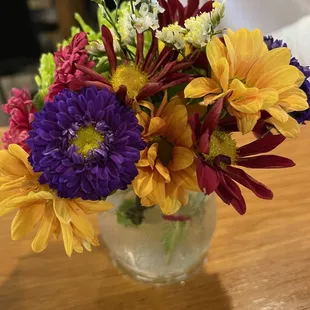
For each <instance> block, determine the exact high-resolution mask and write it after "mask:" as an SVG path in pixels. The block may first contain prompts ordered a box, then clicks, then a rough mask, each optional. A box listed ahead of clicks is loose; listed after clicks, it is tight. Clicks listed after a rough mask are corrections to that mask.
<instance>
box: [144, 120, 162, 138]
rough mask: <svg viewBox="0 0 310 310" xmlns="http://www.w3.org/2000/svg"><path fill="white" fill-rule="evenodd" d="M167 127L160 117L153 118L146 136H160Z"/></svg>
mask: <svg viewBox="0 0 310 310" xmlns="http://www.w3.org/2000/svg"><path fill="white" fill-rule="evenodd" d="M165 126H166V123H165V122H164V120H163V119H162V118H160V117H153V118H151V121H150V125H149V128H148V132H147V134H145V136H146V137H147V136H150V135H154V134H160V133H161V130H162V129H163V128H164V127H165Z"/></svg>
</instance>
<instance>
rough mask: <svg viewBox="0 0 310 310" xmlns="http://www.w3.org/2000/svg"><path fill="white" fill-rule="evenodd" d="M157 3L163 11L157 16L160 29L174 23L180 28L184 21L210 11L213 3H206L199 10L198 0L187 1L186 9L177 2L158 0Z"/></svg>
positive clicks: (175, 0) (177, 0)
mask: <svg viewBox="0 0 310 310" xmlns="http://www.w3.org/2000/svg"><path fill="white" fill-rule="evenodd" d="M158 2H159V4H160V6H161V7H163V8H164V9H165V11H164V12H163V13H160V14H159V15H158V19H159V25H160V28H162V27H166V26H167V25H169V24H174V23H175V22H178V24H179V25H180V26H184V21H185V20H186V19H188V18H190V17H192V16H196V15H198V14H200V13H203V12H207V13H208V12H210V11H212V4H213V2H214V1H210V0H209V1H207V2H206V3H205V4H204V5H203V6H202V7H201V8H200V9H199V0H189V1H188V5H187V6H186V7H184V6H183V5H182V4H181V2H180V1H179V0H159V1H158Z"/></svg>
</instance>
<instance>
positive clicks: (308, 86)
mask: <svg viewBox="0 0 310 310" xmlns="http://www.w3.org/2000/svg"><path fill="white" fill-rule="evenodd" d="M264 40H265V43H266V45H267V47H268V49H269V50H272V49H275V48H279V47H287V44H286V43H284V42H283V40H275V39H274V38H273V37H272V36H268V37H264ZM290 64H291V65H292V66H294V67H296V68H298V69H299V70H300V71H301V72H302V73H303V74H304V76H305V77H306V79H305V81H304V82H303V84H302V85H301V86H300V88H301V89H302V90H303V91H304V92H305V93H306V95H307V98H308V104H309V109H307V110H305V111H301V112H293V113H292V116H293V117H294V118H295V119H296V121H297V122H298V123H299V124H301V123H304V122H305V121H309V120H310V81H309V80H308V78H309V77H310V67H309V66H302V65H301V64H300V63H299V61H298V60H297V59H296V58H295V57H293V58H292V59H291V62H290Z"/></svg>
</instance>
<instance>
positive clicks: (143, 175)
mask: <svg viewBox="0 0 310 310" xmlns="http://www.w3.org/2000/svg"><path fill="white" fill-rule="evenodd" d="M152 178H153V172H152V171H151V170H150V169H149V170H145V169H144V168H140V169H139V174H138V175H137V176H136V177H135V179H134V180H133V181H132V186H133V189H134V191H135V193H136V194H137V196H139V197H140V198H142V197H145V196H147V195H148V194H149V193H150V192H151V191H152V190H153V182H152Z"/></svg>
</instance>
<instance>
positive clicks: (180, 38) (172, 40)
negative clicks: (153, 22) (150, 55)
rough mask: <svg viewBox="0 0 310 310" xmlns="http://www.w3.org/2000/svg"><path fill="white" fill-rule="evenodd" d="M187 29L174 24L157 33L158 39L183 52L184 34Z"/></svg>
mask: <svg viewBox="0 0 310 310" xmlns="http://www.w3.org/2000/svg"><path fill="white" fill-rule="evenodd" d="M185 32H186V29H185V28H183V27H181V26H179V25H177V24H174V25H169V26H168V27H163V29H162V30H161V31H160V30H157V31H156V38H157V39H158V40H161V41H163V42H164V43H165V44H166V45H170V46H173V47H174V48H175V49H177V50H183V49H184V46H185V40H184V33H185Z"/></svg>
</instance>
